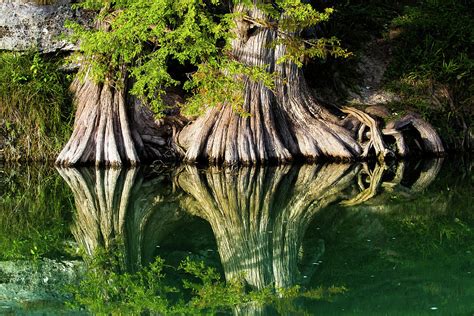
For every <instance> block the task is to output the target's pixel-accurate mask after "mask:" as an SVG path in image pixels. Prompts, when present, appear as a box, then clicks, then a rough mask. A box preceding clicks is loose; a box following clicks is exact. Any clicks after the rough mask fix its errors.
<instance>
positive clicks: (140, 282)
mask: <svg viewBox="0 0 474 316" xmlns="http://www.w3.org/2000/svg"><path fill="white" fill-rule="evenodd" d="M119 248H120V247H119ZM119 248H117V249H119ZM117 249H112V248H109V251H104V250H103V249H97V251H96V253H95V254H94V255H93V256H92V257H90V258H86V262H87V265H88V268H87V271H86V273H85V275H84V278H83V279H82V280H81V281H80V282H79V283H78V284H74V285H71V286H69V287H68V288H67V291H68V292H69V293H70V294H72V295H73V297H74V301H73V303H71V304H69V305H70V307H72V308H79V307H85V308H86V309H87V310H88V311H90V312H93V313H99V314H114V313H119V314H140V313H142V312H145V311H148V312H152V313H162V314H170V313H171V314H196V313H203V312H207V313H216V312H223V311H228V310H231V309H232V308H236V307H242V306H247V305H251V306H264V305H268V304H275V303H277V302H279V304H278V305H280V308H281V309H283V310H288V309H291V308H292V307H291V303H292V302H293V301H294V300H296V299H297V298H301V297H303V298H307V299H311V300H330V299H331V298H333V297H334V296H337V295H340V294H343V293H345V292H346V291H347V289H346V288H345V287H344V286H339V287H338V286H330V287H328V288H323V287H317V288H314V289H309V290H305V289H303V288H301V287H299V286H293V287H290V288H285V289H275V288H273V287H271V286H268V287H265V288H263V289H260V290H248V289H247V288H246V286H245V283H244V279H243V278H240V279H239V278H236V279H232V280H229V281H228V282H225V281H224V280H222V278H221V275H220V274H219V273H218V272H217V270H215V269H213V268H211V267H208V266H206V265H205V264H204V263H203V262H195V261H191V260H190V259H189V258H187V259H186V260H184V261H182V262H181V264H180V265H179V266H178V267H177V268H176V267H170V266H168V265H166V264H165V262H164V260H163V259H161V258H159V257H158V258H156V260H155V261H154V262H153V263H151V264H149V265H148V266H147V267H145V268H143V269H141V270H139V271H137V272H135V273H128V272H121V271H123V269H124V268H125V267H124V266H123V258H122V257H121V256H122V255H121V254H120V251H116V250H117ZM170 270H173V271H175V272H176V271H177V272H179V276H180V282H181V283H180V284H179V282H176V280H171V279H170V278H169V275H174V274H173V273H170V274H168V273H167V271H170ZM282 302H285V304H282Z"/></svg>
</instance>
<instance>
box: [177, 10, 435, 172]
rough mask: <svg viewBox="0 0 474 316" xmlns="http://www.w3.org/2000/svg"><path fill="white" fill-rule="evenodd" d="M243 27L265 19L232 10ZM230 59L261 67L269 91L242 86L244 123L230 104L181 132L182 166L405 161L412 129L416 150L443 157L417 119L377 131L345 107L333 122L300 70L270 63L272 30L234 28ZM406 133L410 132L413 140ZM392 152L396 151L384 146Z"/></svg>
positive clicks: (280, 50)
mask: <svg viewBox="0 0 474 316" xmlns="http://www.w3.org/2000/svg"><path fill="white" fill-rule="evenodd" d="M236 10H237V11H239V12H243V13H244V14H245V15H247V16H249V17H250V19H249V20H255V21H259V20H264V19H265V16H264V14H263V13H262V12H261V11H260V10H258V9H256V8H254V9H253V10H249V9H244V8H243V7H239V6H237V7H236ZM235 33H236V34H237V37H236V39H234V41H233V44H232V47H233V50H232V54H233V56H234V57H235V58H236V59H237V60H238V61H239V62H242V63H243V64H245V65H248V66H264V67H266V69H267V71H268V72H270V73H276V74H277V78H278V79H277V82H276V87H275V89H273V90H271V89H269V88H268V87H266V86H265V85H263V84H262V83H260V82H254V81H252V80H250V79H249V78H246V79H244V80H245V82H244V83H245V91H244V104H243V110H244V111H245V112H247V113H250V117H243V116H241V115H239V114H238V113H235V112H234V111H233V110H232V107H231V106H229V105H221V106H218V107H214V108H210V109H209V110H208V111H207V112H206V113H205V114H204V115H203V116H202V117H200V118H198V119H197V120H196V121H195V122H194V123H193V124H191V125H189V126H187V127H185V128H184V129H183V130H182V131H181V133H180V134H179V137H178V143H179V145H180V146H182V147H183V148H184V149H185V151H186V155H185V160H187V161H188V162H195V161H199V160H204V161H209V162H210V163H211V164H221V163H223V164H228V165H233V164H236V163H240V164H253V163H260V162H265V161H274V162H277V163H284V162H287V161H290V160H293V159H295V158H304V159H306V160H316V159H319V158H322V157H325V158H332V159H342V160H352V159H358V158H365V157H367V156H369V155H372V154H375V155H376V156H378V157H379V159H382V160H383V159H385V157H387V156H391V155H395V154H396V155H399V156H406V155H408V153H409V149H408V147H407V146H408V145H407V142H405V141H404V136H403V134H404V132H405V131H407V130H415V132H416V133H415V134H416V135H418V136H420V137H419V141H418V142H417V143H418V148H416V149H417V150H419V151H425V152H430V153H435V154H439V153H442V152H444V149H443V146H442V143H441V140H440V139H439V137H438V135H437V134H436V132H435V131H434V129H433V128H432V127H431V126H430V125H429V124H428V123H426V122H425V121H423V120H421V119H420V118H418V117H417V118H416V119H414V117H411V118H403V119H402V120H401V121H402V122H403V123H399V122H393V123H390V124H388V125H387V128H385V129H384V128H382V127H381V126H380V120H376V119H375V118H374V117H372V116H371V115H370V114H368V113H366V112H363V111H360V110H357V109H354V108H345V109H343V111H344V112H345V113H346V114H347V117H346V118H345V119H344V118H343V117H339V116H336V115H334V114H332V112H330V111H329V110H328V109H326V108H325V107H324V106H321V105H320V104H319V103H318V102H317V101H316V100H315V99H314V97H313V96H312V94H311V92H310V90H309V88H308V86H307V84H306V82H305V79H304V77H303V73H302V71H301V69H299V68H298V67H297V66H296V65H295V64H294V63H292V62H283V63H277V61H278V60H279V59H280V58H281V57H283V56H284V55H285V52H286V48H285V46H284V45H276V46H275V47H274V48H272V43H274V42H275V41H276V40H278V39H279V37H280V36H283V35H281V34H280V33H279V32H278V30H275V29H271V28H265V27H261V26H259V25H255V24H252V23H251V22H247V20H245V21H243V20H239V21H237V29H236V31H235ZM412 134H413V133H412ZM387 140H389V141H390V142H393V143H394V144H395V146H396V147H397V148H398V149H397V150H396V151H395V152H394V151H393V149H392V148H391V147H393V146H389V145H387V144H386V141H387Z"/></svg>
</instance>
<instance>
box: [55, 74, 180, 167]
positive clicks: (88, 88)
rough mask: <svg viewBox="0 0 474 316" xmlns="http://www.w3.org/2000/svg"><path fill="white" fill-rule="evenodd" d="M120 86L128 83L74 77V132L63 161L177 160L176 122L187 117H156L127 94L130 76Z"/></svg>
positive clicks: (67, 163)
mask: <svg viewBox="0 0 474 316" xmlns="http://www.w3.org/2000/svg"><path fill="white" fill-rule="evenodd" d="M119 86H123V88H117V87H116V86H114V85H113V84H112V83H111V82H109V81H106V82H104V83H101V84H99V83H94V82H93V81H92V80H91V79H89V78H85V79H84V81H83V82H82V81H80V80H79V79H77V78H76V79H75V80H74V82H73V84H72V86H71V89H72V91H73V93H74V95H75V98H74V101H75V103H76V105H77V111H76V119H75V122H74V131H73V133H72V135H71V137H70V139H69V141H68V143H67V144H66V146H65V147H64V148H63V150H62V151H61V153H60V154H59V156H58V158H57V159H56V164H57V165H58V166H64V167H69V166H76V165H84V164H95V165H97V166H99V165H100V166H106V167H119V166H122V165H128V166H135V165H137V164H139V163H140V162H144V161H147V162H151V161H154V160H171V159H173V160H174V159H177V157H178V156H179V154H178V152H177V150H176V148H175V146H174V145H173V142H172V137H173V133H174V132H173V126H174V125H180V124H181V122H179V120H178V119H175V118H173V117H169V118H167V119H163V120H159V121H158V120H155V118H154V116H153V113H152V112H151V110H150V109H148V108H147V107H146V106H144V105H142V104H141V103H140V101H138V100H137V99H136V98H132V97H127V89H126V80H125V81H124V82H122V83H121V84H120V85H119Z"/></svg>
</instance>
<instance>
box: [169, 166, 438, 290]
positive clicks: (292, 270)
mask: <svg viewBox="0 0 474 316" xmlns="http://www.w3.org/2000/svg"><path fill="white" fill-rule="evenodd" d="M440 166H441V161H440V160H435V161H433V162H430V163H428V164H426V165H423V166H421V167H420V166H416V168H418V169H419V170H418V172H417V173H416V174H417V176H416V179H414V180H413V182H412V183H409V185H407V184H405V183H404V181H406V180H407V179H406V178H407V175H410V176H413V174H412V173H413V172H414V171H416V170H415V169H416V168H415V169H413V168H409V169H410V170H409V171H407V169H408V165H407V164H406V163H400V164H397V165H393V166H391V167H389V166H387V165H378V164H375V166H374V167H373V168H370V167H369V164H367V163H361V164H356V165H348V164H327V165H303V166H279V167H266V168H263V167H257V168H240V169H235V170H233V169H218V168H211V169H209V170H206V171H199V170H198V169H197V168H196V167H192V166H186V167H185V168H184V170H183V171H182V172H181V173H180V174H179V175H178V183H179V185H180V186H181V187H182V188H183V189H184V190H185V191H186V192H187V193H189V194H190V196H192V201H189V200H188V201H187V202H186V203H185V206H184V207H185V208H187V209H188V211H189V212H191V213H192V214H196V215H198V216H200V217H202V218H204V219H205V220H207V221H208V222H209V223H210V224H211V227H212V230H213V232H214V235H215V237H216V240H217V245H218V250H219V254H220V257H221V261H222V265H223V267H224V271H225V275H226V278H227V279H228V280H230V279H233V278H239V277H243V278H244V279H245V281H246V282H247V283H248V284H249V285H251V286H253V287H255V288H258V289H261V288H264V287H265V286H268V285H274V286H275V287H276V288H283V287H289V286H292V285H294V284H304V283H305V281H306V280H309V279H310V278H311V275H312V274H313V273H314V268H315V267H316V266H317V265H315V264H312V263H316V262H317V261H318V257H319V256H320V255H321V252H322V251H324V244H319V246H315V245H313V247H309V248H312V249H304V248H303V247H302V241H303V238H304V235H305V232H306V230H307V228H308V225H309V224H310V222H311V220H312V219H313V218H314V215H315V214H316V213H317V212H318V211H319V210H321V209H323V208H325V207H326V206H328V205H329V204H331V203H335V202H340V204H342V205H346V206H353V205H357V204H361V203H364V202H367V201H369V200H370V199H372V198H374V197H376V196H377V195H382V196H383V195H384V194H385V193H387V192H388V193H393V191H403V192H408V191H411V192H418V191H420V190H422V189H423V188H425V187H426V186H427V185H428V184H429V183H430V182H431V181H432V180H433V179H434V178H435V177H436V174H437V173H438V171H439V168H440Z"/></svg>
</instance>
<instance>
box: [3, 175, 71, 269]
mask: <svg viewBox="0 0 474 316" xmlns="http://www.w3.org/2000/svg"><path fill="white" fill-rule="evenodd" d="M0 188H1V190H0V192H1V194H0V260H12V259H39V258H41V257H50V258H51V257H54V258H56V257H58V256H61V257H62V256H67V257H69V256H70V255H74V254H73V253H71V254H69V253H70V250H72V249H70V246H68V243H67V241H68V240H70V239H71V237H72V236H71V233H70V231H69V227H68V225H67V223H68V218H69V216H70V214H71V212H72V209H73V200H72V196H71V193H70V191H69V189H68V188H67V187H66V186H64V182H63V180H62V179H61V177H60V176H59V175H58V174H57V173H56V172H55V170H54V169H52V168H49V167H44V166H31V167H22V168H0Z"/></svg>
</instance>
